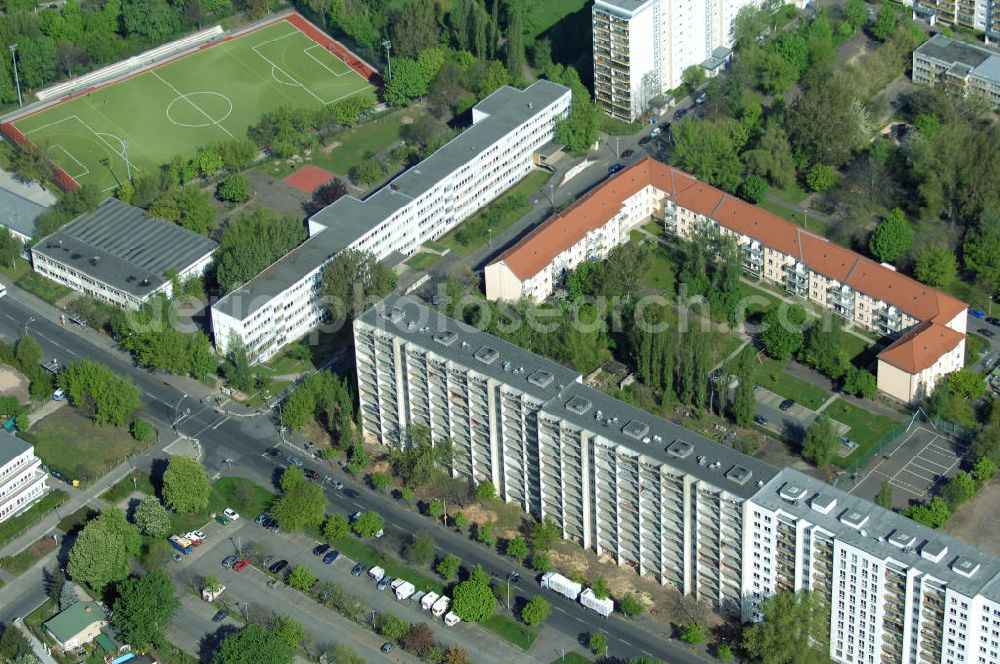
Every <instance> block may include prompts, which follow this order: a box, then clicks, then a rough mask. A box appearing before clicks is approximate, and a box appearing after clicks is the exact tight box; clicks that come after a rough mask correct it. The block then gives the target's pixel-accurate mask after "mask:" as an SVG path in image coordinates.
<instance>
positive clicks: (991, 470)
mask: <svg viewBox="0 0 1000 664" xmlns="http://www.w3.org/2000/svg"><path fill="white" fill-rule="evenodd" d="M996 472H997V465H996V464H995V463H993V462H992V461H990V460H989V459H987V458H986V457H980V458H978V459H976V463H974V464H973V466H972V477H974V478H975V480H976V482H978V483H979V484H985V483H986V482H989V481H990V479H991V478H992V477H993V476H994V475H996Z"/></svg>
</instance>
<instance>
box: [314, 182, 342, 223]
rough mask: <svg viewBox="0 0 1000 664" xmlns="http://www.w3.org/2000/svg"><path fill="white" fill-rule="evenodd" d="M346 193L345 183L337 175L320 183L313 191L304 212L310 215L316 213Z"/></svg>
mask: <svg viewBox="0 0 1000 664" xmlns="http://www.w3.org/2000/svg"><path fill="white" fill-rule="evenodd" d="M346 195H347V185H346V184H344V181H343V180H341V179H340V178H338V177H333V178H331V179H330V181H329V182H326V183H324V184H321V185H320V186H319V187H318V188H317V189H316V190H315V191H314V192H313V193H312V199H310V201H309V204H308V205H307V206H306V212H307V213H308V214H310V215H312V214H316V213H317V212H319V211H320V210H322V209H323V208H325V207H327V206H329V205H333V204H334V203H336V202H337V201H339V200H340V199H341V198H343V197H344V196H346Z"/></svg>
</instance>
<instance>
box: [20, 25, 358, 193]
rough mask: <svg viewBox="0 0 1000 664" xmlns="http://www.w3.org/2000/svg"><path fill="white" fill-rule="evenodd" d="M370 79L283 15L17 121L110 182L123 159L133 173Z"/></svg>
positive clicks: (69, 160)
mask: <svg viewBox="0 0 1000 664" xmlns="http://www.w3.org/2000/svg"><path fill="white" fill-rule="evenodd" d="M369 89H371V85H369V83H368V81H366V80H365V79H364V78H363V77H361V76H360V75H359V74H356V73H354V72H353V71H352V70H351V69H350V68H348V67H347V65H346V64H345V63H344V62H342V61H341V60H339V59H337V58H336V57H335V56H334V55H333V54H332V53H330V52H329V51H328V50H326V49H325V48H324V47H322V46H321V45H319V44H317V43H316V42H314V41H312V40H311V39H310V38H309V37H307V36H306V35H305V33H303V32H301V31H300V30H299V29H298V28H297V27H296V26H294V25H293V24H292V23H290V22H288V21H287V20H281V21H277V22H276V23H273V24H271V25H268V26H265V27H262V28H260V29H258V30H255V31H253V32H250V33H248V34H246V35H243V36H241V37H238V38H236V39H233V40H231V41H224V42H219V43H217V44H215V45H213V46H212V47H210V48H206V49H204V50H200V51H196V52H195V53H193V54H191V55H188V56H186V57H183V58H180V59H177V60H173V61H171V62H169V63H167V64H164V65H162V66H159V67H156V68H155V69H152V70H149V71H146V72H142V73H140V74H137V75H135V76H132V77H129V78H126V79H125V80H123V81H121V82H118V83H115V84H112V85H108V86H105V87H101V88H99V89H97V90H94V91H92V92H89V93H88V94H86V95H82V96H79V97H77V98H75V99H72V100H70V101H66V102H64V103H61V104H57V105H55V106H52V107H50V108H48V109H46V110H44V111H42V112H40V113H38V114H36V115H31V116H28V117H26V118H24V119H21V120H18V121H16V122H15V123H14V124H15V126H16V127H17V128H18V129H20V130H21V131H22V132H23V133H24V134H25V135H26V136H27V137H28V138H29V139H30V140H31V141H33V142H34V143H35V144H36V145H39V146H40V147H41V148H42V149H43V150H45V152H46V153H47V154H48V155H49V156H50V157H51V158H52V159H53V160H54V161H55V162H56V163H57V164H58V165H59V166H61V167H62V168H63V169H65V170H66V172H67V173H69V175H70V176H72V177H74V178H76V180H77V181H78V182H80V183H81V184H92V185H95V186H97V187H98V188H100V189H102V190H109V189H112V188H114V187H115V186H117V183H118V182H120V181H122V180H123V179H125V178H126V176H127V170H128V169H127V167H126V163H125V160H126V159H128V161H129V163H130V164H131V166H132V168H131V171H132V173H133V174H135V173H137V172H138V173H145V174H155V173H156V172H157V170H158V169H159V167H160V166H161V165H162V164H164V163H166V162H167V161H169V160H170V159H171V158H172V157H173V156H174V155H178V154H180V155H185V156H193V155H194V154H195V152H196V150H197V149H198V148H199V147H201V146H205V145H211V144H212V143H218V142H220V141H226V140H230V139H233V138H239V137H242V136H245V135H246V130H247V127H248V126H250V125H252V124H254V123H255V122H256V121H257V120H258V119H259V118H260V116H261V115H263V114H264V113H266V112H269V111H273V110H275V109H277V108H279V107H280V106H292V107H294V108H319V107H321V106H323V105H327V104H332V103H334V102H336V101H337V100H339V99H342V98H344V97H346V96H350V95H352V94H355V93H358V92H361V91H364V90H369ZM126 142H127V149H126V147H125V144H126Z"/></svg>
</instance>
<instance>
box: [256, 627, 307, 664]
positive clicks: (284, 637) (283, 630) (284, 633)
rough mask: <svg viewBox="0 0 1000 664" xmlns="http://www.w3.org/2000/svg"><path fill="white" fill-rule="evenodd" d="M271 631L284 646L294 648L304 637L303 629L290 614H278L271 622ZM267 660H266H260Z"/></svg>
mask: <svg viewBox="0 0 1000 664" xmlns="http://www.w3.org/2000/svg"><path fill="white" fill-rule="evenodd" d="M271 631H273V632H274V634H275V636H277V637H278V638H279V639H280V640H281V642H282V643H284V644H285V645H286V646H288V647H289V648H291V649H292V650H295V649H296V648H298V647H299V644H300V643H302V639H303V638H304V637H305V629H304V628H303V627H302V625H301V624H300V623H299V621H297V620H295V618H292V617H290V616H279V617H277V618H275V619H274V620H273V621H272V623H271ZM261 661H267V660H261Z"/></svg>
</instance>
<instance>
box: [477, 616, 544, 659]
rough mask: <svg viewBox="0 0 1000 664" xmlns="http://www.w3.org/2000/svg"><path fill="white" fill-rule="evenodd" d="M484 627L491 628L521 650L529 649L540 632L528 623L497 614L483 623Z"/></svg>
mask: <svg viewBox="0 0 1000 664" xmlns="http://www.w3.org/2000/svg"><path fill="white" fill-rule="evenodd" d="M482 625H483V627H485V628H486V629H488V630H490V631H491V632H493V633H494V634H496V635H497V636H499V637H500V638H502V639H505V640H507V641H510V642H511V643H513V644H514V645H515V646H517V647H518V648H520V649H521V650H527V649H528V648H530V647H531V644H532V643H534V642H535V639H536V638H538V632H536V631H535V630H533V629H531V628H530V627H528V626H527V625H522V624H521V623H519V622H517V621H516V620H513V619H511V618H508V617H507V616H503V615H499V614H495V615H494V616H493V617H492V618H490V619H489V620H487V621H486V622H484V623H482Z"/></svg>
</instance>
